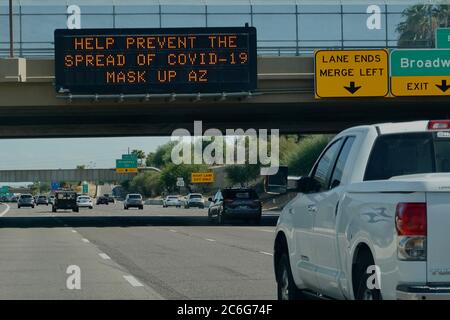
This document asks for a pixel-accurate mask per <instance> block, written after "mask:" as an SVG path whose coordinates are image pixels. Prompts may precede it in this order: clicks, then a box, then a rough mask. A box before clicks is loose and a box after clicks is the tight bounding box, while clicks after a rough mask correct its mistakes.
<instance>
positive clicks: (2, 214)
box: [0, 203, 11, 217]
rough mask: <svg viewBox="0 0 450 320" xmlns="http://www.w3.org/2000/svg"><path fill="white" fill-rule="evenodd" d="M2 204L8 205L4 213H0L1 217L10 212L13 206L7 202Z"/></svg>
mask: <svg viewBox="0 0 450 320" xmlns="http://www.w3.org/2000/svg"><path fill="white" fill-rule="evenodd" d="M2 205H4V206H6V209H5V210H4V211H3V212H2V213H0V217H3V216H4V215H5V214H7V213H8V211H9V209H11V207H10V206H9V205H8V204H7V203H2Z"/></svg>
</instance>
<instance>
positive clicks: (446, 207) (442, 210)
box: [427, 192, 450, 283]
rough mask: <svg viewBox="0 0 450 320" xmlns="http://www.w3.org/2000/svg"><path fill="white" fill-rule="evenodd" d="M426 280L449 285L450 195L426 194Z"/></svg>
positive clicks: (443, 193)
mask: <svg viewBox="0 0 450 320" xmlns="http://www.w3.org/2000/svg"><path fill="white" fill-rule="evenodd" d="M427 225H428V228H427V229H428V231H427V234H428V236H427V280H428V282H429V283H450V193H448V192H430V193H427Z"/></svg>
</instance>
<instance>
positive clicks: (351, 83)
mask: <svg viewBox="0 0 450 320" xmlns="http://www.w3.org/2000/svg"><path fill="white" fill-rule="evenodd" d="M344 88H345V89H347V91H348V92H350V93H351V94H354V93H355V92H356V91H358V90H359V89H361V86H359V87H357V86H356V85H355V81H351V82H350V86H348V87H344Z"/></svg>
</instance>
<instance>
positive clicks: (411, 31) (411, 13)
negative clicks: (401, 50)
mask: <svg viewBox="0 0 450 320" xmlns="http://www.w3.org/2000/svg"><path fill="white" fill-rule="evenodd" d="M402 16H403V17H405V20H404V21H403V22H401V23H399V24H398V26H397V28H396V31H397V32H398V33H399V34H400V36H399V39H398V46H399V47H434V44H435V39H434V33H435V30H436V28H439V27H448V26H449V25H450V6H449V5H430V4H418V5H414V6H411V7H408V8H407V9H405V10H404V11H403V13H402Z"/></svg>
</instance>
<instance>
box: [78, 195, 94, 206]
mask: <svg viewBox="0 0 450 320" xmlns="http://www.w3.org/2000/svg"><path fill="white" fill-rule="evenodd" d="M77 206H78V207H79V208H89V209H92V208H94V202H93V201H92V198H91V197H89V196H78V197H77Z"/></svg>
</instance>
